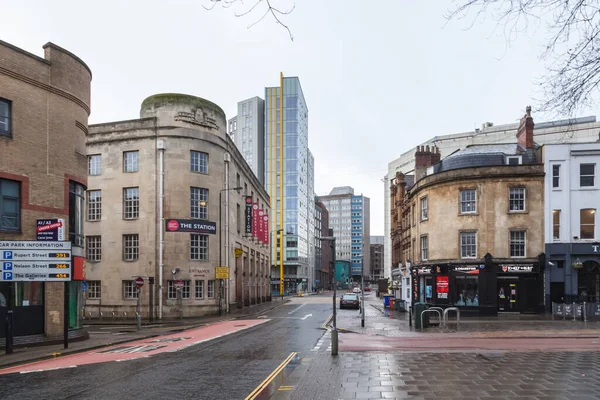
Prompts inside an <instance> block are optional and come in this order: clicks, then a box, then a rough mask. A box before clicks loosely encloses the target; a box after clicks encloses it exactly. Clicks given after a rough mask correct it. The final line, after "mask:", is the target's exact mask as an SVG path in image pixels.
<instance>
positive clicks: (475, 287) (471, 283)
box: [454, 276, 479, 306]
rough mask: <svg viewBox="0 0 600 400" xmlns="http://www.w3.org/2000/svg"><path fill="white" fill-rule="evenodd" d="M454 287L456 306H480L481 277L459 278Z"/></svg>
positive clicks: (456, 278) (456, 279)
mask: <svg viewBox="0 0 600 400" xmlns="http://www.w3.org/2000/svg"><path fill="white" fill-rule="evenodd" d="M454 285H455V287H456V290H455V291H454V296H455V298H454V305H456V306H479V277H478V276H457V277H455V281H454Z"/></svg>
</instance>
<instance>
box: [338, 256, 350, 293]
mask: <svg viewBox="0 0 600 400" xmlns="http://www.w3.org/2000/svg"><path fill="white" fill-rule="evenodd" d="M335 284H336V285H337V288H338V289H348V288H351V287H352V263H350V261H346V260H336V261H335Z"/></svg>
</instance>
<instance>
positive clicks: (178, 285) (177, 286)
mask: <svg viewBox="0 0 600 400" xmlns="http://www.w3.org/2000/svg"><path fill="white" fill-rule="evenodd" d="M173 286H174V287H175V289H177V290H181V289H183V281H182V280H181V279H178V280H176V281H175V282H173Z"/></svg>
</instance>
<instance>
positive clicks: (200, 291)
mask: <svg viewBox="0 0 600 400" xmlns="http://www.w3.org/2000/svg"><path fill="white" fill-rule="evenodd" d="M195 289H196V290H195V293H194V297H196V298H197V299H203V298H204V281H196V286H195Z"/></svg>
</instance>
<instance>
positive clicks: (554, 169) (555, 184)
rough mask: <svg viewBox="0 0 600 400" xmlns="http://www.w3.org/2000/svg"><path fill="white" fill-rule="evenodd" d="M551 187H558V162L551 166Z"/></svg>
mask: <svg viewBox="0 0 600 400" xmlns="http://www.w3.org/2000/svg"><path fill="white" fill-rule="evenodd" d="M552 187H553V188H557V187H560V164H554V165H553V166H552Z"/></svg>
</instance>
